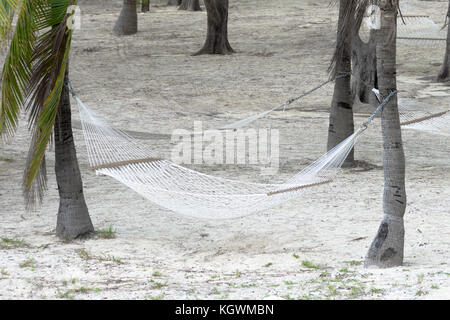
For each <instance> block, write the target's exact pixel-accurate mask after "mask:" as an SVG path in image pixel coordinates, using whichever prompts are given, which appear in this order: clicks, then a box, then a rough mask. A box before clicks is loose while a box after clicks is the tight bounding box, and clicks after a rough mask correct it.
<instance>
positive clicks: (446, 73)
mask: <svg viewBox="0 0 450 320" xmlns="http://www.w3.org/2000/svg"><path fill="white" fill-rule="evenodd" d="M447 23H448V31H447V47H446V48H445V58H444V64H443V65H442V68H441V71H440V72H439V75H438V77H437V81H440V82H444V81H450V0H449V2H448V11H447Z"/></svg>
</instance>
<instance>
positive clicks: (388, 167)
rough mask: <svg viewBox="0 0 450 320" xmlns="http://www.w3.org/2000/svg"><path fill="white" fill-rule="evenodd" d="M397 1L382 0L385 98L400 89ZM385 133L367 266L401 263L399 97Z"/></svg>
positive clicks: (384, 120) (388, 110)
mask: <svg viewBox="0 0 450 320" xmlns="http://www.w3.org/2000/svg"><path fill="white" fill-rule="evenodd" d="M396 3H397V1H396V0H381V1H380V8H381V30H380V31H379V32H378V38H377V69H378V81H379V90H380V93H381V94H382V95H383V96H384V97H386V96H387V95H388V94H389V93H391V92H392V91H394V90H396V89H397V80H396V51H397V50H396V49H397V48H396V38H397V7H396ZM381 126H382V134H383V166H384V194H383V210H384V217H383V220H382V222H381V225H380V227H379V229H378V233H377V235H376V237H375V239H374V240H373V242H372V244H371V246H370V248H369V251H368V253H367V255H366V259H365V266H366V267H367V266H372V265H375V266H378V267H382V268H387V267H394V266H399V265H402V263H403V250H404V237H405V229H404V222H403V216H404V214H405V208H406V191H405V155H404V152H403V143H402V133H401V128H400V118H399V114H398V105H397V96H394V97H393V98H392V99H391V100H390V102H389V103H388V104H387V105H386V106H385V108H384V110H383V113H382V117H381Z"/></svg>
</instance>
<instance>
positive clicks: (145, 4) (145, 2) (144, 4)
mask: <svg viewBox="0 0 450 320" xmlns="http://www.w3.org/2000/svg"><path fill="white" fill-rule="evenodd" d="M141 11H142V12H149V11H150V0H142V1H141Z"/></svg>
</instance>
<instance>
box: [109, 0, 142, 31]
mask: <svg viewBox="0 0 450 320" xmlns="http://www.w3.org/2000/svg"><path fill="white" fill-rule="evenodd" d="M137 29H138V26H137V10H136V1H131V0H130V1H124V3H123V7H122V10H121V11H120V15H119V18H118V19H117V22H116V24H115V25H114V29H113V31H114V34H115V35H117V36H128V35H132V34H136V33H137Z"/></svg>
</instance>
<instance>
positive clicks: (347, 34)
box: [327, 0, 368, 167]
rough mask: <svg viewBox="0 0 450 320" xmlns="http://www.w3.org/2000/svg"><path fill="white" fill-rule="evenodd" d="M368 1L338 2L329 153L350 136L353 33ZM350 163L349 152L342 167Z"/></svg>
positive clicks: (332, 68)
mask: <svg viewBox="0 0 450 320" xmlns="http://www.w3.org/2000/svg"><path fill="white" fill-rule="evenodd" d="M367 5H368V0H340V1H339V20H338V32H337V41H336V49H335V52H334V55H333V58H332V60H331V65H330V68H329V71H331V76H332V78H335V79H336V80H335V83H334V93H333V99H332V102H331V109H330V120H329V125H328V143H327V148H328V150H331V149H332V148H334V147H335V146H336V145H338V144H339V143H341V142H342V141H343V140H344V139H345V138H347V137H348V136H350V135H351V134H353V131H354V124H353V100H354V99H353V96H352V76H351V73H352V49H353V40H354V38H355V34H357V33H358V30H359V28H360V26H361V23H362V19H363V17H364V13H365V11H366V7H367ZM353 163H354V152H353V150H352V151H351V152H350V153H349V155H348V157H347V159H346V160H345V162H344V167H346V166H352V165H353Z"/></svg>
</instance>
